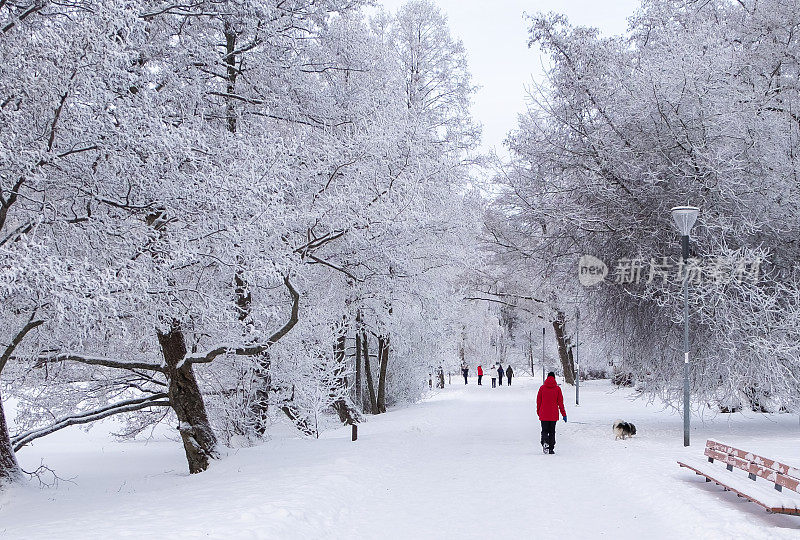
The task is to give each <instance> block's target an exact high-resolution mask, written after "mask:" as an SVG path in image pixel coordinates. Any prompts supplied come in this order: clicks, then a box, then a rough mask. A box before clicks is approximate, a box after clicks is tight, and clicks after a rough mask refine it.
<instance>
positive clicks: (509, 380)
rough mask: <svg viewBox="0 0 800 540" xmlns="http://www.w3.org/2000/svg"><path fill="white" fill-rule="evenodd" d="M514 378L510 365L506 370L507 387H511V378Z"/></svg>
mask: <svg viewBox="0 0 800 540" xmlns="http://www.w3.org/2000/svg"><path fill="white" fill-rule="evenodd" d="M513 376H514V370H513V369H511V365H510V364H509V366H508V367H507V368H506V379H508V386H511V377H513Z"/></svg>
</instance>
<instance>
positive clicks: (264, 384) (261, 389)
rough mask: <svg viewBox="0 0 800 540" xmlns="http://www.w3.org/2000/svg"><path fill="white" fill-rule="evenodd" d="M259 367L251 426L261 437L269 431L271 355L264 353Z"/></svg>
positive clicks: (251, 409)
mask: <svg viewBox="0 0 800 540" xmlns="http://www.w3.org/2000/svg"><path fill="white" fill-rule="evenodd" d="M257 362H258V367H257V368H256V370H255V373H254V375H253V387H254V388H255V389H256V390H255V395H254V396H253V402H252V403H251V405H250V416H251V418H252V419H251V425H252V426H253V429H254V430H255V432H256V433H257V434H258V436H259V437H261V436H263V435H264V433H266V431H267V425H268V420H267V414H268V413H269V391H270V388H271V385H272V376H271V375H270V370H269V369H270V357H269V353H264V354H263V355H262V356H260V357H258V359H257Z"/></svg>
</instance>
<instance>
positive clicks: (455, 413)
mask: <svg viewBox="0 0 800 540" xmlns="http://www.w3.org/2000/svg"><path fill="white" fill-rule="evenodd" d="M537 387H538V381H537V380H531V379H528V378H518V379H515V381H514V386H512V387H502V388H495V389H492V388H491V387H489V386H483V387H478V386H476V385H475V384H474V380H472V381H471V384H470V385H469V386H466V387H465V386H463V385H462V386H458V385H453V386H449V387H448V388H446V389H445V390H444V391H440V392H438V393H435V394H432V395H431V396H430V397H429V399H427V400H426V401H424V402H423V403H420V404H418V405H414V406H411V407H408V408H404V409H400V410H393V411H391V412H390V413H389V414H386V415H382V416H379V417H375V418H370V419H369V421H368V422H367V423H365V424H363V425H361V427H360V430H359V440H358V441H357V442H355V443H354V442H351V441H350V430H349V429H345V428H342V429H337V430H333V431H330V432H327V433H326V434H325V435H324V436H323V438H322V439H320V440H318V441H317V440H307V439H301V438H295V437H290V436H285V437H279V436H274V438H273V440H271V441H269V442H267V443H265V444H263V445H261V446H258V447H256V448H246V449H239V450H234V451H231V454H230V455H229V456H228V457H227V458H226V459H224V460H222V461H219V462H215V463H214V464H213V466H212V468H211V469H210V470H209V471H207V472H205V473H203V474H200V475H194V476H189V475H188V473H187V472H186V465H185V462H184V458H183V455H182V449H181V447H180V445H179V444H178V443H176V442H172V441H167V440H156V441H150V442H144V441H142V442H129V443H119V442H115V441H113V440H112V439H110V438H109V437H108V436H107V435H104V434H103V431H102V426H101V427H100V428H98V429H95V430H93V431H92V432H90V433H89V434H86V433H84V432H82V431H79V430H75V431H72V432H65V433H60V434H57V435H55V436H53V437H50V438H49V439H45V440H42V441H39V442H38V443H37V444H36V445H35V446H34V447H31V448H27V449H25V450H23V451H22V452H21V453H20V458H21V461H22V465H23V467H25V468H26V469H32V468H35V467H36V466H38V465H39V463H40V461H41V460H42V459H44V461H45V463H46V464H47V465H48V466H50V467H53V468H54V469H56V470H57V472H58V474H59V475H60V476H62V477H64V478H72V482H61V483H60V484H59V485H58V487H57V488H54V489H43V490H40V489H38V488H35V487H33V488H19V489H16V490H14V491H12V492H10V493H7V494H5V495H3V496H0V537H3V538H6V537H7V538H24V539H36V538H48V539H50V538H59V539H67V538H80V539H88V538H115V537H123V538H145V537H155V538H270V539H277V538H280V539H283V538H383V539H386V538H458V539H463V538H602V537H607V538H725V539H729V538H798V537H800V517H790V516H778V515H770V514H767V513H766V512H765V511H764V510H763V509H761V507H759V506H757V505H755V504H752V503H748V502H746V501H744V500H742V499H739V498H737V497H736V496H735V495H733V494H731V493H729V492H724V491H723V490H722V489H721V488H719V487H717V486H715V485H713V484H706V483H705V482H704V481H703V480H702V478H700V477H697V476H695V475H694V474H692V473H691V472H689V471H687V470H686V469H681V468H679V467H678V466H677V465H676V463H675V461H676V459H679V458H681V457H683V456H699V455H701V454H702V451H703V445H704V443H705V440H706V438H709V437H711V438H716V439H717V440H720V441H723V442H728V443H730V444H733V445H735V446H739V447H742V448H745V449H748V450H752V451H754V452H758V453H761V454H763V455H766V456H767V457H774V458H779V459H781V460H782V461H784V462H788V463H790V464H794V465H800V425H798V418H797V416H792V415H771V416H770V415H759V414H755V413H750V414H748V415H746V416H745V415H732V416H728V415H718V416H716V417H715V418H712V419H706V420H705V421H704V422H701V421H700V420H699V419H695V421H694V426H693V430H692V437H693V438H692V441H693V442H692V446H691V447H690V448H688V449H685V448H683V446H682V431H681V418H680V416H679V415H678V414H676V413H674V412H673V411H668V410H664V409H662V408H661V407H658V406H655V405H651V406H645V403H644V402H643V401H632V400H631V399H630V398H631V395H632V393H631V391H630V390H618V391H615V390H614V389H613V387H612V386H610V384H609V383H608V381H593V382H589V383H586V384H585V385H583V386H582V388H581V401H582V404H581V406H580V407H575V406H574V405H570V403H574V393H573V389H572V388H571V387H565V388H564V390H565V397H566V400H567V412H568V417H569V421H570V422H569V423H567V424H564V423H563V422H560V423H559V425H558V428H557V441H558V442H557V445H556V455H553V456H546V455H543V454H542V453H541V449H540V447H539V444H538V439H539V435H538V423H537V422H535V421H534V414H533V399H534V396H535V390H536V388H537ZM615 418H623V419H625V420H627V421H630V422H634V423H635V424H636V426H637V428H638V431H639V434H638V436H637V437H636V438H634V439H632V440H627V441H615V440H614V437H613V435H612V434H611V422H612V421H613V420H614V419H615ZM720 467H722V466H720Z"/></svg>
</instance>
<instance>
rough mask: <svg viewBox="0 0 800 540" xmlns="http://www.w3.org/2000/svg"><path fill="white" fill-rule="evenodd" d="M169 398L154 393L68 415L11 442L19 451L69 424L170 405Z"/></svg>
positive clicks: (17, 436) (12, 439) (73, 424)
mask: <svg viewBox="0 0 800 540" xmlns="http://www.w3.org/2000/svg"><path fill="white" fill-rule="evenodd" d="M168 398H169V394H167V393H160V394H153V395H151V396H147V397H143V398H136V399H129V400H126V401H121V402H119V403H114V404H112V405H108V406H107V407H102V408H100V409H96V410H93V411H88V412H85V413H80V414H74V415H71V416H67V417H65V418H62V419H60V420H58V421H56V422H55V423H53V424H51V425H49V426H46V427H43V428H39V429H32V430H30V431H26V432H23V433H18V434H16V435H14V436H12V437H11V443H12V444H13V445H14V451H15V452H19V450H20V449H21V448H22V447H23V446H25V445H26V444H28V443H30V442H31V441H34V440H36V439H39V438H41V437H44V436H46V435H50V434H51V433H55V432H56V431H59V430H61V429H64V428H66V427H69V426H75V425H79V424H88V423H91V422H96V421H97V420H102V419H103V418H108V417H109V416H112V415H115V414H120V413H125V412H132V411H138V410H141V409H146V408H148V407H168V406H169V405H170V402H169V399H168Z"/></svg>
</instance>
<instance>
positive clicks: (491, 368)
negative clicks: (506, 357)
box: [489, 364, 497, 388]
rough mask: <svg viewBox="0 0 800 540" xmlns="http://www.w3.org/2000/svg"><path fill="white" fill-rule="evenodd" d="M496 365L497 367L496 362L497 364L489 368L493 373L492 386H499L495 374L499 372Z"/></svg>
mask: <svg viewBox="0 0 800 540" xmlns="http://www.w3.org/2000/svg"><path fill="white" fill-rule="evenodd" d="M496 367H497V364H495V365H493V366H492V367H490V368H489V371H490V372H491V374H492V388H495V387H497V375H495V374H496V373H497V369H495V368H496Z"/></svg>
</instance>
